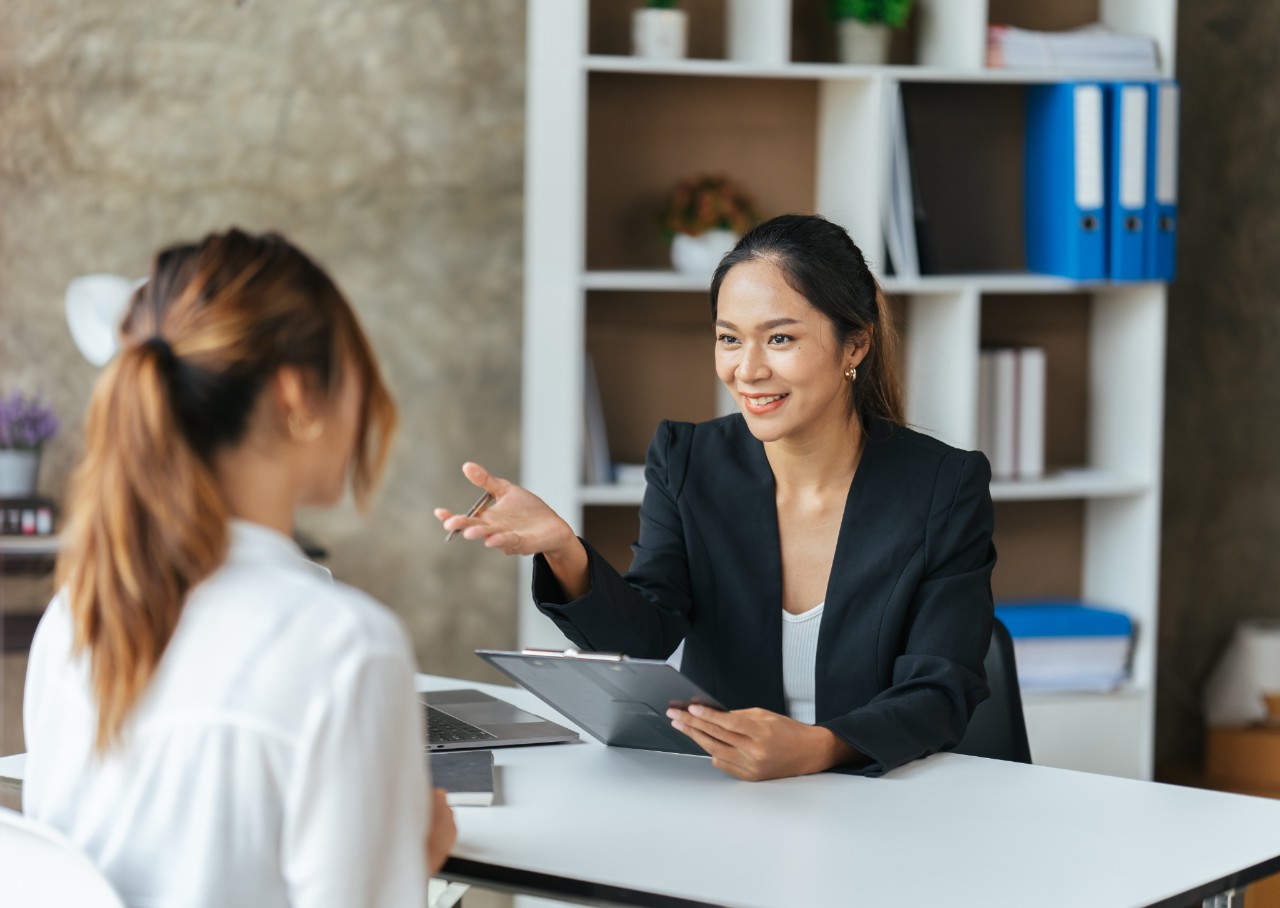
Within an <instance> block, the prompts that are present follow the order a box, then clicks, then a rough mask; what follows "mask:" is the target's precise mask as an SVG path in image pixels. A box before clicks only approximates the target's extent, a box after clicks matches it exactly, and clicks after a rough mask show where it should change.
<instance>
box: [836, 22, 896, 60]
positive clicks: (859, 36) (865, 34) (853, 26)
mask: <svg viewBox="0 0 1280 908" xmlns="http://www.w3.org/2000/svg"><path fill="white" fill-rule="evenodd" d="M836 29H837V34H838V36H839V38H840V62H841V63H862V64H865V65H875V66H882V65H884V64H885V63H888V62H889V40H890V39H891V38H892V37H893V34H892V32H890V31H889V26H887V25H869V24H868V23H866V22H862V21H860V20H858V19H841V20H840V21H839V22H837V23H836Z"/></svg>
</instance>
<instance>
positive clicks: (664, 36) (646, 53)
mask: <svg viewBox="0 0 1280 908" xmlns="http://www.w3.org/2000/svg"><path fill="white" fill-rule="evenodd" d="M688 22H689V16H688V14H687V13H686V12H685V11H684V10H682V9H649V8H647V7H646V8H643V9H638V10H636V11H635V12H634V13H632V14H631V51H632V53H633V54H635V55H636V56H637V57H654V58H656V59H659V60H680V59H683V58H684V57H685V55H686V48H687V46H688V32H689V27H688Z"/></svg>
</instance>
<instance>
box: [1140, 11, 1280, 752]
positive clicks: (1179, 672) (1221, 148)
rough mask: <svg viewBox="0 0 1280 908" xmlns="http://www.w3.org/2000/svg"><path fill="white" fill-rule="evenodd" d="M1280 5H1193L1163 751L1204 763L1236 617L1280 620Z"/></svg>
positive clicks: (1183, 67) (1176, 330)
mask: <svg viewBox="0 0 1280 908" xmlns="http://www.w3.org/2000/svg"><path fill="white" fill-rule="evenodd" d="M1277 42H1280V5H1277V4H1275V3H1242V2H1239V0H1183V2H1181V3H1180V4H1179V19H1178V61H1177V70H1178V73H1179V76H1180V78H1181V80H1182V84H1183V101H1182V144H1181V150H1182V166H1181V199H1180V201H1181V225H1180V236H1179V238H1178V278H1177V281H1176V282H1175V283H1174V284H1173V287H1172V290H1171V293H1170V309H1169V348H1168V351H1169V353H1168V355H1169V361H1168V396H1167V405H1166V411H1165V412H1166V434H1165V438H1166V444H1165V484H1164V548H1163V557H1162V576H1161V590H1162V592H1161V611H1160V622H1161V629H1160V647H1159V657H1158V658H1159V677H1160V691H1159V705H1158V713H1157V723H1156V727H1157V756H1158V759H1159V760H1161V761H1175V762H1184V761H1195V760H1197V759H1198V758H1199V754H1200V749H1201V744H1202V727H1203V717H1202V716H1201V715H1200V712H1199V705H1200V695H1201V690H1202V688H1203V685H1204V681H1205V677H1206V675H1207V673H1208V671H1209V670H1210V668H1211V667H1212V664H1213V661H1214V660H1215V659H1216V658H1217V656H1218V654H1219V652H1220V651H1221V649H1222V647H1223V646H1224V645H1225V643H1226V640H1227V638H1228V636H1229V634H1230V631H1231V627H1232V625H1233V623H1234V622H1235V621H1237V620H1239V619H1240V618H1245V617H1253V616H1271V617H1277V616H1280V56H1277V54H1276V46H1277Z"/></svg>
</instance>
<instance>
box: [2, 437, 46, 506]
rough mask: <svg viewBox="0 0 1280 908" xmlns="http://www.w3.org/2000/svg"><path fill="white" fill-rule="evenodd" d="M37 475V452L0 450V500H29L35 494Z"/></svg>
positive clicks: (38, 472) (38, 463) (12, 449)
mask: <svg viewBox="0 0 1280 908" xmlns="http://www.w3.org/2000/svg"><path fill="white" fill-rule="evenodd" d="M39 474H40V452H39V451H32V450H29V449H26V448H21V449H19V448H3V449H0V498H30V497H31V496H32V495H34V494H35V493H36V477H37V476H38V475H39Z"/></svg>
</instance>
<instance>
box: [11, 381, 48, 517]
mask: <svg viewBox="0 0 1280 908" xmlns="http://www.w3.org/2000/svg"><path fill="white" fill-rule="evenodd" d="M56 434H58V417H57V416H55V415H54V412H53V409H52V408H51V407H49V406H48V405H46V404H44V403H42V402H41V401H40V399H39V398H38V397H32V398H27V397H24V396H23V395H22V394H21V392H18V391H14V392H13V393H12V394H10V395H9V397H7V398H0V498H29V497H30V496H32V495H34V494H35V491H36V477H37V476H38V475H39V472H40V448H41V446H43V445H44V443H45V442H46V441H48V440H49V439H50V438H52V437H53V436H54V435H56Z"/></svg>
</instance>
